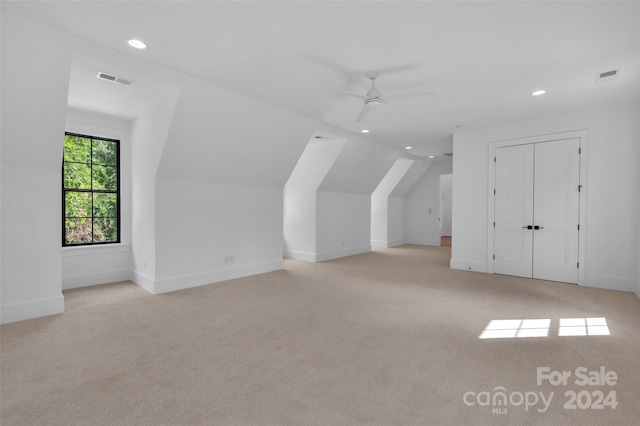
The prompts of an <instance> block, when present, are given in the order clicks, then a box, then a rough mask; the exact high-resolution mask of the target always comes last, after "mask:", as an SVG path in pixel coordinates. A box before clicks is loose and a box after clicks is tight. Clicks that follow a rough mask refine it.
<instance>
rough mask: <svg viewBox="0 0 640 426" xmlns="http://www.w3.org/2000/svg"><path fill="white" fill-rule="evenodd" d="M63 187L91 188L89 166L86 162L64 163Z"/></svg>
mask: <svg viewBox="0 0 640 426" xmlns="http://www.w3.org/2000/svg"><path fill="white" fill-rule="evenodd" d="M64 187H65V188H70V189H91V167H89V165H88V164H78V163H65V164H64Z"/></svg>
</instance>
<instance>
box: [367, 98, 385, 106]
mask: <svg viewBox="0 0 640 426" xmlns="http://www.w3.org/2000/svg"><path fill="white" fill-rule="evenodd" d="M381 103H382V99H380V98H369V99H367V100H365V101H364V104H365V106H368V107H375V106H378V105H380V104H381Z"/></svg>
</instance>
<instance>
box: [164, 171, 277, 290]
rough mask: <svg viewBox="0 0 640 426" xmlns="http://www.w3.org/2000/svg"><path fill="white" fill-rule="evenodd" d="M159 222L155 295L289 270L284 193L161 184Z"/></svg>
mask: <svg viewBox="0 0 640 426" xmlns="http://www.w3.org/2000/svg"><path fill="white" fill-rule="evenodd" d="M156 221H157V230H156V232H157V234H156V244H157V249H156V250H157V251H156V279H155V284H154V289H153V293H154V294H159V293H165V292H168V291H174V290H180V289H183V288H188V287H194V286H198V285H203V284H210V283H214V282H218V281H222V280H227V279H231V278H237V277H241V276H247V275H254V274H257V273H262V272H269V271H273V270H277V269H282V267H283V261H282V189H280V188H269V187H257V186H240V185H227V184H219V183H213V182H199V181H187V180H170V179H158V180H157V210H156ZM231 257H232V258H231Z"/></svg>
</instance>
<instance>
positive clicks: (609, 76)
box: [596, 68, 620, 84]
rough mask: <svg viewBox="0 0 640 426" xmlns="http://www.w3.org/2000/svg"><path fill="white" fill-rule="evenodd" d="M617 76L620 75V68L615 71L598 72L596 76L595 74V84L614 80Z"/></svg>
mask: <svg viewBox="0 0 640 426" xmlns="http://www.w3.org/2000/svg"><path fill="white" fill-rule="evenodd" d="M618 74H620V68H618V69H617V70H611V71H605V72H599V73H598V74H596V84H598V83H604V82H605V81H611V80H615V79H616V78H618Z"/></svg>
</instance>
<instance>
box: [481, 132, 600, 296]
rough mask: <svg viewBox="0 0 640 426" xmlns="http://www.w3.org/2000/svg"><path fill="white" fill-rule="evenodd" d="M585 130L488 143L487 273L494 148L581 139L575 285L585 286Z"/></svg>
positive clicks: (491, 265)
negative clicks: (576, 282) (578, 226)
mask: <svg viewBox="0 0 640 426" xmlns="http://www.w3.org/2000/svg"><path fill="white" fill-rule="evenodd" d="M588 136H589V131H588V130H586V129H585V130H574V131H569V132H562V133H552V134H547V135H540V136H529V137H524V138H517V139H506V140H501V141H495V142H490V143H489V148H488V149H489V152H488V154H489V156H488V158H487V161H488V164H487V169H488V182H487V200H488V202H487V206H488V212H487V237H488V238H487V244H488V245H487V265H488V266H489V267H488V268H487V269H488V272H489V273H491V274H495V268H494V262H493V260H494V259H493V255H494V253H493V250H494V243H495V241H494V238H495V237H494V232H493V231H494V229H493V228H494V227H493V220H494V217H495V216H494V215H495V199H494V193H493V190H494V186H495V185H494V184H495V167H496V166H495V162H494V158H495V156H496V148H503V147H507V146H516V145H529V144H536V143H542V142H553V141H560V140H565V139H579V141H580V149H581V155H580V185H581V186H582V188H581V190H580V205H579V209H580V213H579V220H580V230H579V231H578V262H579V263H580V267H579V268H578V285H584V284H585V282H586V281H585V280H586V275H587V263H586V247H587V245H586V241H585V240H586V238H585V235H586V232H585V231H586V228H587V193H588V189H589V186H588V184H587V156H588V153H589V149H588Z"/></svg>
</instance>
